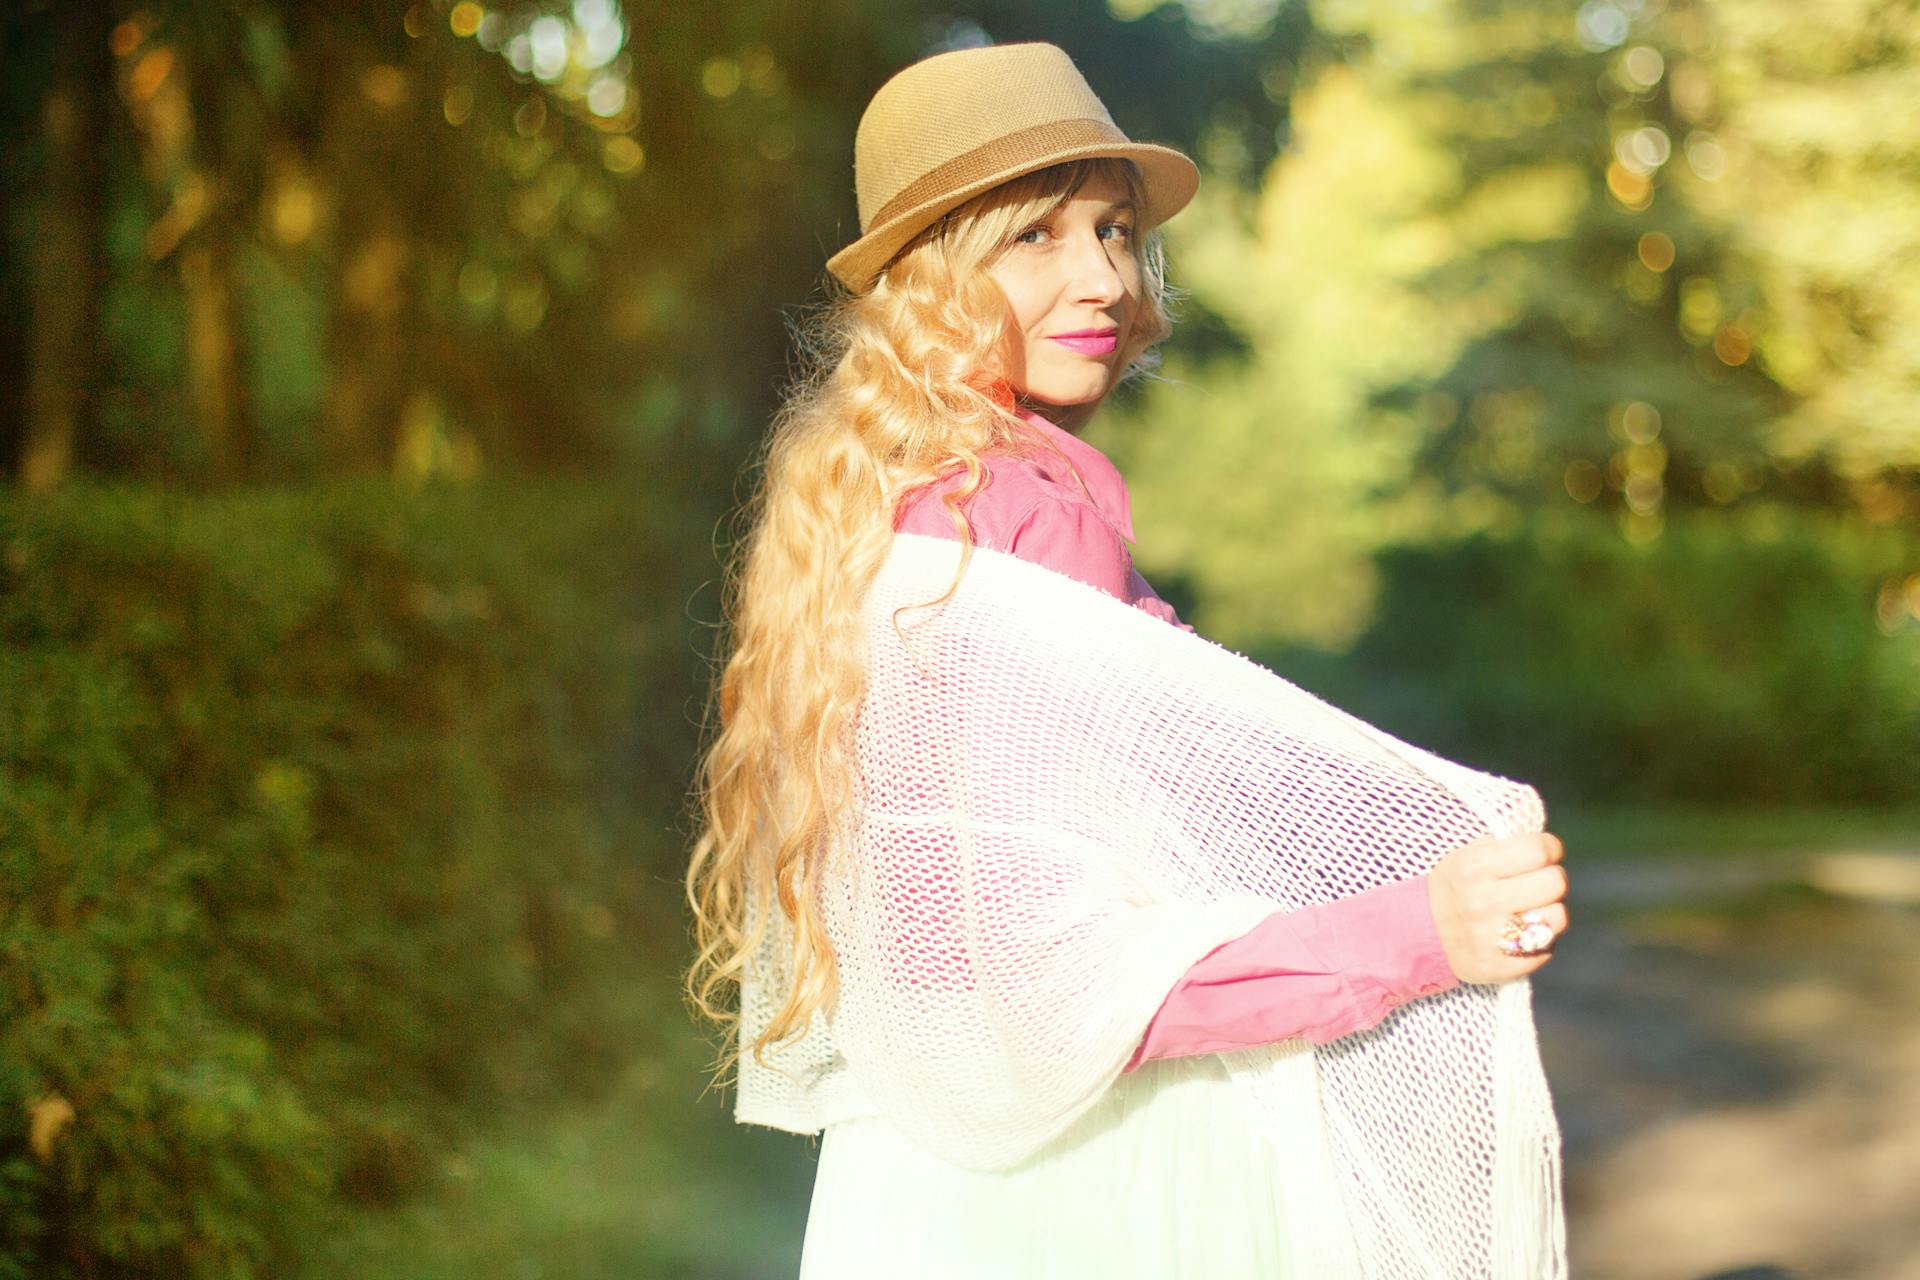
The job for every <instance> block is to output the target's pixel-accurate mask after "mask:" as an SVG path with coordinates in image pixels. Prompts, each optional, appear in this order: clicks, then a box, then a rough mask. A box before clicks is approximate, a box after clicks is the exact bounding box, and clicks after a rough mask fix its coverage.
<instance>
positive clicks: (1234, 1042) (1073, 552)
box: [894, 412, 1459, 1071]
mask: <svg viewBox="0 0 1920 1280" xmlns="http://www.w3.org/2000/svg"><path fill="white" fill-rule="evenodd" d="M1021 416H1022V418H1023V419H1024V420H1025V421H1026V422H1027V423H1028V424H1029V425H1030V426H1031V427H1032V428H1033V429H1034V431H1035V433H1036V438H1037V439H1038V441H1039V442H1040V443H1041V445H1042V446H1043V447H1042V448H1041V449H1040V450H1039V451H1037V452H1036V454H1035V455H1034V456H1032V457H1020V456H1017V455H1014V454H1011V453H1004V452H1002V453H994V454H990V455H988V457H986V458H984V459H982V461H983V463H984V464H985V466H986V470H987V475H986V476H985V477H984V478H983V480H982V487H981V489H980V490H979V491H978V492H977V493H975V494H974V495H973V497H972V498H971V499H970V500H969V501H968V502H967V503H966V504H965V506H964V508H963V509H964V511H965V514H966V518H967V523H968V526H969V527H970V528H971V529H972V532H973V539H974V542H975V544H976V545H978V546H982V547H987V548H990V549H992V550H995V551H1004V552H1008V553H1010V554H1012V555H1017V556H1019V557H1021V558H1022V559H1025V560H1031V561H1033V562H1034V563H1036V564H1041V565H1045V566H1046V567H1047V568H1049V569H1052V570H1054V571H1055V572H1058V573H1064V574H1067V575H1068V576H1070V577H1074V578H1078V579H1079V580H1080V581H1082V582H1085V583H1088V584H1089V585H1092V586H1095V587H1098V588H1100V589H1101V590H1102V591H1105V592H1107V593H1108V594H1109V595H1112V596H1116V597H1118V598H1119V599H1121V600H1125V601H1126V602H1127V603H1129V604H1131V605H1134V606H1135V607H1136V608H1139V609H1143V610H1145V611H1146V612H1148V613H1150V614H1152V615H1154V616H1155V617H1157V618H1161V619H1163V620H1165V621H1166V622H1168V623H1171V624H1172V625H1174V626H1177V627H1181V628H1183V629H1184V630H1188V631H1191V630H1193V628H1192V627H1189V626H1187V624H1186V623H1184V622H1182V621H1180V619H1179V618H1178V617H1177V616H1176V615H1175V613H1174V610H1173V607H1172V606H1171V605H1169V604H1168V603H1167V602H1166V601H1164V600H1162V599H1160V597H1159V596H1157V595H1155V594H1154V591H1153V588H1152V587H1151V586H1149V585H1148V583H1147V580H1146V579H1145V578H1143V577H1141V576H1140V573H1139V571H1138V570H1136V569H1135V568H1134V567H1133V557H1132V555H1131V554H1130V553H1129V552H1128V550H1127V544H1128V543H1130V542H1132V541H1133V540H1134V537H1133V513H1132V508H1131V506H1130V505H1129V502H1128V499H1127V486H1126V482H1125V481H1124V480H1122V479H1121V477H1120V472H1119V470H1118V468H1116V467H1115V466H1114V465H1113V463H1112V462H1111V461H1110V460H1109V459H1108V458H1107V456H1106V455H1105V454H1103V453H1101V452H1100V450H1098V449H1096V448H1094V447H1093V446H1092V445H1090V444H1088V443H1087V442H1086V441H1084V440H1082V439H1080V438H1079V437H1078V436H1075V435H1074V434H1072V433H1071V432H1069V431H1066V430H1064V429H1062V428H1060V427H1057V426H1055V425H1054V424H1053V423H1051V422H1049V421H1047V420H1046V419H1045V418H1043V417H1041V416H1040V415H1039V414H1037V413H1031V412H1029V413H1023V414H1022V415H1021ZM1046 446H1051V447H1050V448H1049V447H1046ZM965 479H966V473H965V472H964V471H956V472H954V473H952V474H950V475H948V476H945V477H942V478H941V479H939V480H936V481H934V482H933V483H931V484H929V485H925V486H923V487H921V488H919V489H916V490H914V491H912V492H910V493H908V494H906V495H904V496H903V497H902V498H901V500H900V502H899V504H898V505H897V506H896V508H895V510H894V528H895V529H896V530H898V531H900V532H902V533H919V534H930V535H932V536H934V537H942V538H953V539H955V540H958V538H959V536H960V535H959V532H958V531H957V530H956V529H955V528H954V526H953V521H952V519H951V517H950V516H949V514H948V511H947V508H946V506H945V505H944V504H943V503H942V502H941V498H942V496H944V495H945V494H947V493H949V492H951V491H952V490H954V489H956V488H958V487H959V486H960V485H961V484H962V483H964V482H965ZM1458 981H1459V979H1458V978H1456V977H1455V976H1454V973H1453V969H1452V967H1451V966H1450V965H1449V964H1448V963H1447V957H1446V952H1445V949H1444V948H1443V947H1442V945H1441V942H1440V936H1439V932H1438V930H1437V929H1436V928H1435V926H1434V922H1433V911H1432V908H1431V906H1430V905H1429V903H1428V899H1427V877H1426V876H1424V875H1422V876H1416V877H1414V878H1413V879H1411V880H1403V881H1400V882H1398V883H1395V884H1388V885H1382V886H1380V887H1378V888H1375V889H1370V890H1368V891H1366V892H1365V893H1359V894H1355V895H1353V896H1351V897H1347V898H1340V899H1337V900H1336V901H1333V902H1328V903H1322V904H1319V905H1316V906H1311V907H1304V908H1301V909H1300V910H1297V911H1278V912H1275V913H1274V914H1273V915H1271V916H1268V917H1267V918H1266V919H1265V920H1264V921H1262V922H1261V923H1260V924H1259V925H1256V926H1255V927H1254V928H1253V929H1252V930H1251V931H1249V932H1248V933H1246V934H1243V935H1242V936H1240V937H1239V938H1236V939H1234V940H1233V941H1231V942H1227V943H1225V944H1223V945H1221V946H1219V947H1216V948H1215V949H1214V950H1213V951H1212V952H1210V953H1209V954H1208V955H1207V956H1205V957H1204V958H1203V959H1201V960H1200V961H1199V962H1198V963H1196V964H1195V965H1194V966H1193V967H1192V968H1190V969H1188V970H1187V972H1186V973H1185V974H1183V975H1182V976H1181V978H1180V980H1179V981H1178V982H1177V983H1175V984H1174V987H1173V990H1171V991H1170V992H1168V993H1167V997H1166V999H1165V1000H1164V1001H1163V1002H1162V1003H1161V1005H1160V1009H1159V1012H1158V1013H1156V1014H1155V1015H1154V1018H1153V1021H1152V1022H1151V1023H1149V1024H1148V1026H1147V1029H1146V1034H1145V1035H1144V1036H1143V1037H1142V1038H1141V1041H1140V1045H1139V1047H1138V1048H1137V1049H1136V1050H1135V1051H1134V1055H1133V1058H1132V1060H1131V1061H1129V1062H1128V1063H1127V1066H1126V1070H1128V1071H1131V1070H1133V1069H1134V1068H1135V1067H1137V1066H1139V1065H1140V1064H1141V1063H1142V1062H1145V1061H1148V1060H1149V1059H1153V1058H1178V1057H1185V1056H1188V1055H1191V1054H1200V1053H1219V1052H1223V1051H1225V1050H1229V1049H1242V1048H1247V1047H1250V1046H1253V1045H1260V1044H1271V1043H1273V1042H1275V1041H1279V1040H1289V1039H1293V1038H1294V1037H1297V1036H1304V1037H1306V1038H1307V1039H1308V1040H1310V1041H1312V1042H1313V1043H1314V1044H1325V1043H1327V1042H1328V1041H1330V1040H1335V1039H1338V1038H1339V1037H1340V1036H1344V1035H1348V1034H1351V1033H1352V1032H1355V1031H1364V1030H1366V1029H1367V1028H1369V1027H1371V1026H1374V1025H1375V1024H1376V1023H1378V1022H1379V1021H1380V1020H1381V1019H1383V1018H1385V1017H1386V1016H1387V1015H1388V1014H1390V1013H1392V1012H1393V1010H1394V1009H1395V1008H1396V1007H1397V1006H1398V1005H1400V1004H1401V1003H1403V1002H1404V1001H1406V1000H1410V999H1413V998H1415V997H1418V996H1424V995H1431V994H1433V993H1434V992H1438V991H1444V990H1447V989H1448V988H1450V987H1452V986H1455V985H1456V984H1457V983H1458Z"/></svg>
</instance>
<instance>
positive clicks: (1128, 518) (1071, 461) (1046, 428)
mask: <svg viewBox="0 0 1920 1280" xmlns="http://www.w3.org/2000/svg"><path fill="white" fill-rule="evenodd" d="M1016 412H1017V413H1018V414H1019V416H1020V420H1021V421H1023V422H1025V423H1027V424H1028V425H1029V426H1031V427H1033V428H1034V430H1036V431H1037V432H1039V433H1040V435H1041V437H1042V438H1043V439H1044V440H1046V441H1047V442H1048V443H1050V444H1052V445H1053V446H1054V448H1055V449H1058V450H1059V451H1060V452H1059V453H1054V452H1053V451H1052V450H1047V449H1043V450H1041V451H1040V452H1039V453H1038V454H1037V455H1036V456H1035V459H1034V461H1035V462H1036V463H1037V464H1038V465H1039V467H1040V469H1041V471H1042V472H1043V473H1044V474H1045V475H1046V476H1047V478H1048V479H1050V480H1054V481H1057V482H1059V483H1062V484H1068V485H1078V486H1079V487H1080V488H1081V489H1082V490H1084V491H1085V493H1086V495H1087V497H1088V499H1089V500H1090V501H1091V502H1092V503H1093V507H1094V510H1096V511H1098V512H1099V513H1100V514H1101V515H1102V516H1103V517H1105V519H1106V521H1107V523H1108V524H1110V525H1112V526H1113V528H1114V531H1115V532H1117V533H1118V534H1119V535H1120V536H1121V537H1123V538H1125V539H1126V540H1127V541H1128V542H1132V541H1133V540H1134V538H1133V506H1132V503H1130V502H1129V501H1128V499H1127V482H1126V481H1125V480H1123V479H1121V477H1120V469H1119V468H1118V467H1116V466H1114V465H1113V463H1112V461H1111V460H1110V459H1108V457H1107V455H1106V454H1104V453H1102V452H1100V451H1099V450H1098V449H1096V448H1094V447H1093V446H1092V445H1090V444H1088V443H1087V442H1086V441H1085V440H1082V439H1081V438H1080V437H1079V436H1076V435H1074V434H1073V433H1072V432H1071V431H1067V430H1065V429H1064V428H1061V427H1057V426H1055V425H1054V424H1053V423H1051V422H1048V421H1047V420H1046V418H1044V417H1042V416H1041V415H1040V414H1038V413H1036V412H1034V411H1033V410H1032V409H1020V410H1017V411H1016ZM1061 455H1065V463H1066V465H1064V466H1063V465H1062V461H1061Z"/></svg>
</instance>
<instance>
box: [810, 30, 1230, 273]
mask: <svg viewBox="0 0 1920 1280" xmlns="http://www.w3.org/2000/svg"><path fill="white" fill-rule="evenodd" d="M1094 156H1115V157H1119V158H1121V159H1126V160H1131V161H1133V162H1134V163H1135V164H1136V165H1138V166H1139V167H1140V172H1141V175H1142V176H1143V177H1144V178H1145V186H1146V208H1144V209H1141V210H1139V211H1137V213H1136V215H1135V217H1136V219H1137V223H1138V226H1139V227H1140V229H1141V230H1142V231H1146V230H1147V229H1149V228H1151V227H1154V226H1157V225H1159V224H1160V223H1162V222H1165V221H1166V220H1167V219H1168V218H1171V217H1172V216H1173V215H1174V214H1176V213H1178V212H1179V211H1180V210H1181V209H1183V208H1185V207H1186V204H1187V202H1188V201H1189V200H1191V199H1193V193H1194V191H1195V190H1196V189H1197V188H1198V187H1199V185H1200V171H1199V170H1198V169H1196V168H1195V167H1194V164H1193V161H1191V160H1189V159H1187V157H1186V156H1184V155H1182V154H1181V153H1180V152H1178V151H1175V150H1173V149H1172V148H1171V147H1161V146H1155V145H1154V144H1153V143H1150V142H1133V141H1131V140H1129V139H1128V137H1127V135H1126V134H1124V133H1122V132H1120V130H1119V128H1118V127H1117V126H1115V124H1114V123H1113V117H1112V116H1110V115H1108V114H1107V109H1106V107H1104V106H1103V105H1101V102H1100V99H1099V98H1097V97H1096V96H1094V92H1093V89H1092V88H1091V87H1089V86H1088V84H1087V82H1086V79H1085V78H1084V77H1083V76H1081V74H1080V70H1079V68H1077V67H1075V66H1074V65H1073V60H1072V59H1071V58H1069V57H1067V55H1066V52H1065V51H1064V50H1062V49H1059V48H1057V47H1055V46H1054V45H1050V44H1004V45H988V46H986V47H985V48H980V49H956V50H954V51H952V52H950V53H940V54H935V55H934V56H933V57H931V58H927V59H924V60H923V61H920V62H916V63H914V64H913V65H912V66H910V67H908V68H907V69H906V70H904V71H901V72H900V73H899V74H897V75H895V76H894V77H893V78H892V79H891V80H889V81H887V82H886V83H885V84H883V85H881V86H880V89H879V91H878V92H877V93H875V94H874V95H873V101H871V102H869V103H868V104H867V109H866V112H865V113H864V114H863V115H861V117H860V128H859V131H858V132H857V133H856V134H855V135H854V140H853V182H854V189H855V192H856V194H857V195H858V197H859V203H860V238H859V239H858V240H855V241H854V242H853V243H852V244H850V245H848V246H847V247H846V248H844V249H842V250H841V251H840V252H838V253H836V254H834V255H833V257H831V258H829V259H828V260H827V269H828V270H829V271H831V272H833V274H834V275H835V276H838V277H839V278H840V280H841V282H842V283H844V284H845V285H846V286H847V287H848V288H850V289H852V290H853V291H854V292H856V293H860V292H864V291H865V290H866V289H867V287H868V286H869V285H871V284H872V283H873V280H874V277H875V276H876V275H878V274H879V272H880V270H881V268H883V267H885V266H886V265H887V263H888V262H889V261H890V260H891V259H892V258H893V256H894V254H896V253H898V252H900V250H901V249H903V248H905V247H906V244H907V242H908V241H910V240H912V239H913V238H914V237H915V236H916V235H918V234H920V232H922V231H924V230H926V229H927V228H928V227H930V226H932V225H933V224H934V223H935V222H936V221H938V220H939V218H940V216H941V215H942V214H945V213H947V212H948V211H950V210H952V209H954V208H957V207H958V206H960V205H962V204H965V203H966V202H967V201H968V200H971V199H972V198H973V197H974V196H977V195H979V194H980V193H981V192H983V191H988V190H991V189H992V188H994V187H997V186H999V185H1000V184H1001V183H1003V182H1006V181H1008V180H1009V179H1012V178H1017V177H1019V176H1020V175H1021V174H1025V173H1032V172H1033V171H1034V170H1036V169H1044V168H1046V167H1047V166H1049V165H1055V164H1061V163H1064V162H1066V161H1068V160H1083V159H1088V158H1090V157H1094Z"/></svg>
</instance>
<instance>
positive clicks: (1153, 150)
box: [827, 142, 1200, 293]
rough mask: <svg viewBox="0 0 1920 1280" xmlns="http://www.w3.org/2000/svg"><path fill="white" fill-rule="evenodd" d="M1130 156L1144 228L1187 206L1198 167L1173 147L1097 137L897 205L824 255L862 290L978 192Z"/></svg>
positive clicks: (843, 280) (835, 269)
mask: <svg viewBox="0 0 1920 1280" xmlns="http://www.w3.org/2000/svg"><path fill="white" fill-rule="evenodd" d="M1108 157H1110V158H1113V159H1119V160H1131V161H1133V162H1134V163H1135V164H1136V165H1138V166H1139V167H1140V174H1141V177H1142V179H1143V185H1144V186H1145V187H1146V201H1145V203H1146V207H1145V208H1143V209H1141V210H1140V211H1139V214H1138V215H1137V217H1138V219H1139V221H1138V224H1137V225H1138V226H1139V228H1140V230H1141V231H1142V232H1146V231H1150V230H1152V229H1153V228H1154V227H1157V226H1159V225H1160V224H1161V223H1163V222H1165V221H1166V220H1167V219H1168V218H1171V217H1172V216H1173V215H1174V214H1176V213H1178V212H1180V210H1182V209H1184V208H1186V207H1187V204H1188V202H1190V201H1191V200H1192V199H1193V196H1194V192H1196V191H1198V190H1199V189H1200V170H1199V169H1198V168H1197V167H1196V166H1195V165H1194V163H1193V161H1192V160H1190V159H1188V158H1187V157H1186V156H1185V155H1183V154H1182V153H1180V152H1178V151H1175V150H1174V149H1173V148H1172V147H1162V146H1159V145H1157V144H1155V143H1151V142H1099V143H1089V144H1086V145H1083V146H1074V147H1064V148H1061V149H1060V150H1057V151H1051V152H1048V153H1046V154H1043V155H1036V156H1032V157H1029V158H1027V159H1024V160H1022V161H1020V162H1019V163H1017V164H1009V165H1007V166H1006V167H1005V168H1004V169H1001V170H999V171H997V172H994V173H991V174H988V175H985V176H983V177H980V178H978V179H975V180H974V181H972V182H969V183H967V184H965V185H964V186H959V187H955V188H954V189H952V190H950V191H945V192H942V193H941V194H940V195H939V196H937V197H934V198H932V199H929V200H925V201H923V202H921V203H919V204H916V205H914V206H913V207H911V208H908V209H904V210H901V211H900V212H898V213H895V214H893V215H892V216H890V217H888V218H887V219H886V220H885V221H884V222H881V223H880V224H878V225H877V226H875V227H873V228H871V229H870V230H868V231H867V233H866V234H865V235H862V236H861V237H860V238H859V239H858V240H855V241H854V242H853V243H852V244H850V245H848V246H847V247H846V248H844V249H842V250H840V252H838V253H836V254H834V255H833V256H832V257H831V258H829V259H827V270H829V271H831V272H832V273H833V274H834V275H835V276H836V277H837V278H838V279H839V280H840V282H841V283H842V284H844V285H846V286H847V287H848V288H849V289H852V290H853V291H854V292H855V293H864V292H866V290H867V289H868V288H869V287H870V286H871V285H872V284H873V281H874V277H876V276H877V275H879V274H880V271H881V269H882V268H883V267H885V266H886V265H887V263H889V262H891V261H892V260H893V256H894V255H895V254H896V253H899V252H900V250H901V249H903V248H905V247H906V246H907V243H908V242H909V241H911V240H912V239H913V238H914V237H915V236H917V235H919V234H920V233H921V232H922V231H924V230H926V229H927V228H928V227H930V226H932V225H933V224H934V223H935V222H937V221H938V220H939V219H940V217H941V215H943V214H946V213H949V212H951V211H952V210H954V209H957V208H959V207H960V206H961V205H963V204H965V203H966V202H967V201H969V200H971V199H973V198H974V197H975V196H977V195H981V194H983V193H985V192H988V191H991V190H993V189H994V188H995V187H997V186H999V185H1000V184H1001V183H1003V182H1011V181H1012V180H1013V179H1015V178H1018V177H1021V176H1023V175H1025V174H1029V173H1033V172H1036V171H1037V170H1040V169H1046V168H1049V167H1051V166H1053V165H1056V164H1066V163H1068V162H1069V161H1073V160H1093V159H1100V158H1108Z"/></svg>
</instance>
